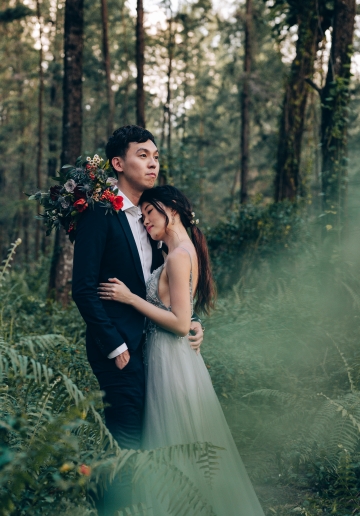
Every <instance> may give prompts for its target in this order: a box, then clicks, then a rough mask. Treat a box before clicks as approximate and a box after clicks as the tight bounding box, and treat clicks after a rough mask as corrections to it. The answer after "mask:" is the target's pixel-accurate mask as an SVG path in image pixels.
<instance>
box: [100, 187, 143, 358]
mask: <svg viewBox="0 0 360 516" xmlns="http://www.w3.org/2000/svg"><path fill="white" fill-rule="evenodd" d="M118 195H121V197H123V199H124V204H123V207H122V208H121V209H122V211H124V212H125V215H126V218H127V220H128V222H129V226H130V229H131V231H132V234H133V237H134V240H135V243H136V247H137V250H138V253H139V257H140V262H141V267H142V271H143V274H144V280H145V282H146V281H147V280H148V279H149V277H150V274H151V263H152V247H151V244H150V242H149V237H148V233H147V231H146V229H145V227H144V225H143V223H142V220H141V210H140V208H139V206H135V205H134V204H133V203H132V202H131V201H130V199H128V198H127V197H126V195H125V194H123V193H122V192H121V191H120V190H118ZM127 349H128V347H127V345H126V344H125V343H124V344H121V346H119V347H118V348H116V349H114V351H112V352H111V353H110V355H108V358H115V357H117V356H118V355H120V354H121V353H123V352H124V351H126V350H127Z"/></svg>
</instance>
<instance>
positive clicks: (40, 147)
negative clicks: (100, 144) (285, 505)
mask: <svg viewBox="0 0 360 516" xmlns="http://www.w3.org/2000/svg"><path fill="white" fill-rule="evenodd" d="M36 16H37V19H38V23H39V39H40V49H39V68H38V73H39V92H38V142H37V156H36V182H37V185H36V186H37V188H38V189H39V190H41V188H42V172H41V162H42V155H43V141H42V132H43V100H44V70H43V67H42V62H43V54H44V52H43V42H42V37H43V30H42V19H41V10H40V0H36ZM40 238H41V228H40V220H36V229H35V259H36V260H37V259H38V257H39V252H40Z"/></svg>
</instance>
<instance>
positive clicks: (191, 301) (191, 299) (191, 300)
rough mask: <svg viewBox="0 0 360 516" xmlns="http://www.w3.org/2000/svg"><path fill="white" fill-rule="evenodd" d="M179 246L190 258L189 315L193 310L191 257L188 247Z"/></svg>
mask: <svg viewBox="0 0 360 516" xmlns="http://www.w3.org/2000/svg"><path fill="white" fill-rule="evenodd" d="M179 247H180V249H184V251H186V252H187V254H188V255H189V258H190V303H191V315H192V314H193V312H194V298H193V274H192V259H191V254H190V251H189V250H188V249H186V248H185V247H182V246H179Z"/></svg>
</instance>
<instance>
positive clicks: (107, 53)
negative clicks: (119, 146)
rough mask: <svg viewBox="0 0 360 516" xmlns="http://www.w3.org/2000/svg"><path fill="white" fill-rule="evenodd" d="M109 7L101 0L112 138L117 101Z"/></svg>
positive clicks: (109, 129) (109, 122)
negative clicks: (109, 30)
mask: <svg viewBox="0 0 360 516" xmlns="http://www.w3.org/2000/svg"><path fill="white" fill-rule="evenodd" d="M108 17H109V15H108V5H107V0H101V18H102V46H103V56H104V68H105V76H106V95H107V102H108V120H107V133H108V136H111V135H112V133H113V130H114V116H115V99H114V92H113V90H112V88H111V86H112V81H111V64H110V51H109V36H108Z"/></svg>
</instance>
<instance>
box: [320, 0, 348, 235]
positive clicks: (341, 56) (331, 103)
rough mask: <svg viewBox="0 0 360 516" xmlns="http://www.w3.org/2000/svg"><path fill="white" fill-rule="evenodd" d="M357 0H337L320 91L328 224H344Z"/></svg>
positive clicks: (324, 201) (323, 189) (338, 225)
mask: <svg viewBox="0 0 360 516" xmlns="http://www.w3.org/2000/svg"><path fill="white" fill-rule="evenodd" d="M355 14H356V2H355V0H336V1H335V10H334V24H333V35H332V46H331V52H330V60H329V67H328V74H327V77H326V83H325V86H324V88H323V90H322V93H321V100H322V118H321V144H322V145H321V148H322V158H323V163H322V194H323V210H324V212H325V214H326V219H325V220H326V225H329V224H330V225H335V226H337V227H338V228H340V226H341V225H342V215H343V211H344V207H345V200H346V184H347V182H346V175H347V167H346V149H347V126H348V121H347V117H348V104H349V82H350V65H351V55H352V43H353V36H354V21H355Z"/></svg>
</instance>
